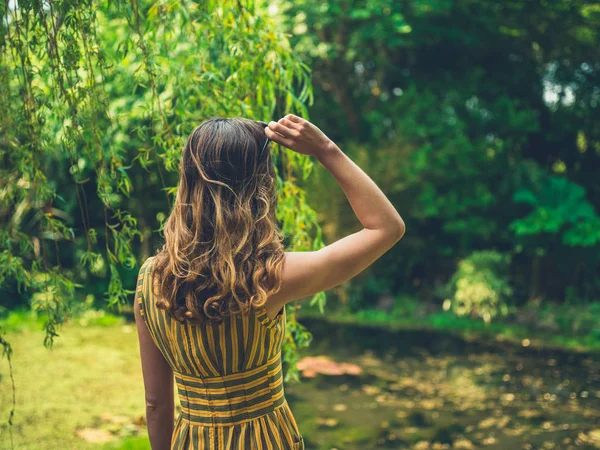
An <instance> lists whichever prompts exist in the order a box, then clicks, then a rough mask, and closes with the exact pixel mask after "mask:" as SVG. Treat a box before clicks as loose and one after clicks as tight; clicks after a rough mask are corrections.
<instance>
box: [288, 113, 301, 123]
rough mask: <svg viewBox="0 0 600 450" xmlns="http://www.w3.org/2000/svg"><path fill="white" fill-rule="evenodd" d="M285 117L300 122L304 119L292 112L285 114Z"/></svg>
mask: <svg viewBox="0 0 600 450" xmlns="http://www.w3.org/2000/svg"><path fill="white" fill-rule="evenodd" d="M285 119H287V120H290V121H292V122H296V123H302V121H303V120H304V119H303V118H302V117H298V116H295V115H294V114H288V115H286V116H285Z"/></svg>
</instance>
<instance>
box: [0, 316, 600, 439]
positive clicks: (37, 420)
mask: <svg viewBox="0 0 600 450" xmlns="http://www.w3.org/2000/svg"><path fill="white" fill-rule="evenodd" d="M304 315H306V313H304ZM319 317H322V316H320V315H319ZM327 317H328V319H327V320H332V321H338V322H352V323H359V324H369V325H374V324H377V325H379V326H382V327H390V328H404V329H407V328H432V329H438V330H447V331H449V332H455V333H459V334H461V335H462V336H465V337H467V338H469V339H481V338H490V337H493V338H494V339H500V340H509V341H513V342H515V343H517V344H518V345H521V343H522V341H523V339H529V340H530V342H531V344H530V345H532V346H540V347H543V346H557V347H562V348H568V349H571V350H598V349H600V342H599V341H600V338H599V337H598V336H597V335H594V334H590V335H583V336H576V337H568V336H561V335H560V334H552V333H548V332H543V331H539V330H537V331H536V330H532V329H530V328H528V327H525V326H522V325H515V324H506V323H501V322H494V323H492V324H490V325H489V326H486V325H485V324H484V323H483V322H481V321H473V320H469V319H467V318H458V317H454V316H453V315H452V314H450V313H444V312H439V313H431V314H429V315H425V316H422V317H420V318H417V317H414V316H412V317H411V316H410V315H407V316H406V318H398V317H390V315H388V314H385V313H383V312H380V311H374V310H372V311H363V312H362V313H360V314H354V315H341V314H338V315H333V316H327ZM0 326H1V327H2V328H3V329H4V330H5V331H6V333H5V334H4V335H3V337H4V338H5V339H6V340H7V341H8V342H10V344H11V345H12V348H13V357H12V365H13V371H14V380H15V384H16V404H17V405H16V410H15V415H14V419H13V439H14V449H17V450H25V449H27V450H55V449H61V450H62V449H64V450H68V449H77V450H90V449H95V450H98V449H103V450H117V449H122V450H123V449H128V450H142V449H144V450H149V449H150V445H149V442H148V437H147V431H146V428H145V426H144V425H143V419H144V417H145V406H144V403H145V402H144V391H143V379H142V374H141V365H140V360H139V348H138V342H137V332H136V329H135V324H133V323H127V322H126V321H125V320H124V319H123V318H121V317H117V316H114V315H111V314H108V313H105V312H103V311H90V312H87V313H85V314H84V315H82V316H81V317H80V318H78V319H76V320H74V321H72V322H70V323H67V324H65V325H63V326H62V328H61V329H59V330H58V332H59V337H58V338H56V339H55V343H54V346H53V348H52V349H47V348H45V347H44V346H43V341H44V331H43V320H42V319H40V318H38V317H36V315H35V314H34V313H32V312H26V311H13V312H11V313H10V314H9V315H8V316H7V317H6V318H4V319H2V320H1V321H0ZM8 375H9V369H8V362H7V359H6V357H4V358H3V359H1V360H0V448H2V449H5V448H6V449H9V448H11V443H10V435H9V431H8V428H9V427H8V424H7V421H8V418H9V413H10V409H11V407H12V386H11V380H10V377H9V376H8ZM173 388H174V389H175V386H174V387H173ZM292 392H293V391H292ZM175 398H177V396H175ZM177 402H178V401H177ZM177 404H178V403H177ZM299 407H300V406H299ZM313 413H314V411H313V412H311V413H310V414H307V417H308V416H309V415H310V416H312V415H313ZM106 415H108V416H106ZM107 417H108V418H107ZM113 419H114V420H113ZM116 422H119V423H118V424H117V423H116ZM305 422H306V425H305V424H304V423H303V424H302V426H304V427H305V429H309V422H308V419H306V420H305ZM310 423H312V422H310ZM86 428H87V429H89V430H92V431H95V432H99V433H100V437H101V436H103V435H109V436H112V437H113V438H114V439H113V440H112V441H111V442H108V443H99V442H97V443H93V442H87V441H86V440H84V439H82V438H81V437H78V436H77V435H76V434H75V432H76V430H81V429H86ZM348 433H350V431H348Z"/></svg>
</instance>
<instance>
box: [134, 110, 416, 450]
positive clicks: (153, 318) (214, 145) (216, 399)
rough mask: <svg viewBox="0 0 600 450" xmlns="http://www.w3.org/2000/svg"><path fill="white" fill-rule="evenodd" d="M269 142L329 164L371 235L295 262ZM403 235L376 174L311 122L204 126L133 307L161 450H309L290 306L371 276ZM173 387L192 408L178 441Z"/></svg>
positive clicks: (152, 432)
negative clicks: (289, 351) (293, 396)
mask: <svg viewBox="0 0 600 450" xmlns="http://www.w3.org/2000/svg"><path fill="white" fill-rule="evenodd" d="M270 141H274V142H277V143H279V144H281V145H284V146H286V147H288V148H290V149H292V150H294V151H296V152H298V153H302V154H305V155H310V156H314V157H315V158H317V159H318V160H319V162H321V164H323V166H324V167H325V168H326V169H327V170H329V172H330V173H331V174H332V175H333V176H334V177H335V179H336V180H337V181H338V183H339V185H340V187H341V188H342V189H343V191H344V193H345V194H346V196H347V198H348V200H349V201H350V204H351V206H352V208H353V210H354V212H355V213H356V216H357V218H358V219H359V221H360V222H361V223H362V225H363V229H362V230H360V231H358V232H356V233H353V234H350V235H348V236H345V237H344V238H342V239H339V240H337V241H336V242H333V243H332V244H329V245H327V246H326V247H323V248H321V249H319V250H315V251H301V252H286V251H285V248H284V245H283V239H284V236H283V233H282V232H281V230H280V228H279V225H278V223H277V216H276V214H275V212H276V209H277V199H278V193H277V190H276V186H277V184H276V183H275V167H274V163H273V159H272V158H271V157H270V154H269V152H268V151H265V149H267V148H268V144H269V142H270ZM404 229H405V227H404V222H403V221H402V218H401V217H400V215H399V214H398V212H397V211H396V210H395V208H394V206H393V205H392V204H391V203H390V201H389V200H388V199H387V197H385V195H384V194H383V192H382V191H381V190H380V189H379V188H378V187H377V185H376V184H375V183H374V182H373V181H372V180H371V179H370V178H369V177H368V175H367V174H365V173H364V172H363V171H362V170H361V169H360V168H359V167H358V166H357V165H356V164H355V163H354V162H353V161H352V160H351V159H350V158H348V157H347V156H346V155H345V154H344V153H343V152H342V151H341V150H340V148H339V147H337V145H335V144H334V143H333V142H332V141H331V140H330V139H329V138H328V137H327V136H325V134H323V132H322V131H321V130H319V129H318V128H317V127H316V126H314V125H313V124H311V123H310V122H308V121H306V120H304V119H302V118H300V117H297V116H294V115H287V116H286V117H284V118H282V119H280V120H279V121H278V122H270V123H269V124H266V123H258V122H255V121H250V120H247V119H215V120H211V121H207V122H204V123H203V124H202V125H200V126H199V127H197V128H196V129H195V130H194V131H193V132H192V134H191V135H190V137H189V138H188V141H187V142H186V145H185V147H184V151H183V154H182V163H181V168H180V182H179V186H178V189H177V196H176V201H175V204H174V205H173V208H172V212H171V214H170V216H169V218H168V219H167V221H166V222H165V225H164V227H163V231H164V235H165V245H164V246H163V248H162V250H160V251H159V252H158V253H157V255H156V256H154V257H152V258H150V259H148V260H147V261H146V262H145V263H144V265H143V267H142V269H141V270H140V277H139V281H138V289H137V292H136V298H137V300H135V303H134V310H135V312H136V322H137V324H138V331H139V337H140V349H141V359H142V369H143V375H144V383H145V386H146V404H147V409H146V411H147V412H146V416H147V418H148V434H149V436H150V441H151V444H152V446H153V449H156V450H164V449H167V448H169V446H170V448H171V449H188V448H193V449H211V450H223V449H246V448H252V449H302V448H304V443H303V439H302V436H301V435H300V433H299V431H298V427H297V425H296V421H295V420H294V417H293V415H292V413H291V411H290V409H289V407H288V404H287V402H286V400H285V396H284V391H283V385H282V373H281V353H280V352H281V344H282V342H283V339H284V335H285V320H286V317H285V305H286V304H287V303H290V302H292V301H294V300H298V299H302V298H306V297H310V296H312V295H314V294H316V293H318V292H321V291H324V290H327V289H331V288H332V287H335V286H337V285H339V284H341V283H343V282H345V281H347V280H349V279H350V278H352V277H353V276H355V275H357V274H359V273H360V272H362V271H363V270H364V269H366V268H367V267H368V266H370V265H371V264H372V263H373V262H374V261H375V260H377V259H378V258H379V257H380V256H381V255H383V254H384V253H385V252H386V251H387V250H389V249H390V248H391V247H392V246H394V245H395V244H396V243H397V242H398V241H399V240H400V239H401V238H402V235H403V234H404ZM150 275H151V276H152V280H150V279H149V277H150ZM150 281H152V283H151V282H150ZM154 287H156V289H153V288H154ZM155 293H156V294H155ZM155 295H156V297H155ZM258 305H261V306H258ZM241 311H249V312H248V313H247V314H245V315H241ZM197 323H200V325H196V324H197ZM145 325H148V326H147V327H146V326H145ZM173 378H175V381H176V382H177V386H178V391H179V397H180V400H181V405H182V412H181V414H180V415H179V416H178V417H177V422H176V424H175V428H174V431H173V433H172V435H171V425H172V423H173V410H172V404H173V398H172V395H173V389H172V383H173ZM166 386H168V387H166ZM169 387H170V388H171V389H169ZM171 438H172V439H171Z"/></svg>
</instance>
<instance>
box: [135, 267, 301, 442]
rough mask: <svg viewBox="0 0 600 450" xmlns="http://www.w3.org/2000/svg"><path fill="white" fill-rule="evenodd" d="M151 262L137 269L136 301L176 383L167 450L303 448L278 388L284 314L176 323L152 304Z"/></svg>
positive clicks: (254, 313)
mask: <svg viewBox="0 0 600 450" xmlns="http://www.w3.org/2000/svg"><path fill="white" fill-rule="evenodd" d="M152 259H153V258H149V259H147V260H146V261H145V262H144V264H143V265H142V267H141V269H140V272H139V277H138V283H137V290H138V295H137V298H138V300H137V301H138V305H139V310H140V315H141V316H142V318H143V319H144V321H145V322H146V324H147V326H148V329H149V331H150V334H151V336H152V339H153V340H154V342H155V344H156V346H157V347H158V348H159V349H160V351H161V353H162V354H163V356H164V357H165V359H166V360H167V362H168V363H169V365H170V366H171V368H172V370H173V374H174V377H175V381H176V383H177V390H178V393H179V400H180V403H181V407H182V410H181V413H180V414H179V416H178V417H177V420H176V423H175V429H174V432H173V440H172V445H171V448H172V449H188V448H200V449H203V448H215V449H246V448H248V449H250V448H252V449H256V448H274V449H277V448H279V449H301V448H304V446H303V443H302V436H301V435H300V433H299V431H298V427H297V425H296V421H295V420H294V417H293V415H292V413H291V411H290V409H289V407H288V405H287V402H286V400H285V396H284V390H283V374H282V369H281V345H282V343H283V339H284V336H285V309H283V310H282V311H281V313H280V314H279V315H278V316H277V317H275V318H274V319H272V318H269V317H268V316H267V313H266V310H265V308H264V307H263V308H258V309H252V310H251V312H250V313H249V314H246V315H244V314H236V315H230V316H226V317H225V318H224V320H223V321H222V322H221V323H220V324H211V323H209V322H207V323H205V324H200V325H193V324H190V323H180V322H178V321H177V320H175V319H173V318H172V317H170V316H169V314H168V313H167V311H165V310H163V309H159V308H157V307H156V306H155V304H154V294H153V291H152V289H151V280H150V277H149V275H150V270H149V269H150V266H151V264H152Z"/></svg>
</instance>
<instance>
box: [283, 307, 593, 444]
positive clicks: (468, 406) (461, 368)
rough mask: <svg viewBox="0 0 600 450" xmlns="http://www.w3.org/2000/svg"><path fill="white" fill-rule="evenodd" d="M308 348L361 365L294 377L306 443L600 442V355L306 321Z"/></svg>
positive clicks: (290, 394)
mask: <svg viewBox="0 0 600 450" xmlns="http://www.w3.org/2000/svg"><path fill="white" fill-rule="evenodd" d="M303 324H305V325H306V326H307V327H308V329H309V330H311V331H312V333H313V336H314V341H313V344H312V345H311V347H310V349H309V350H308V351H307V352H304V353H303V356H306V355H309V354H310V355H326V356H328V357H330V358H331V359H334V360H336V361H340V362H349V363H355V364H358V365H359V366H361V367H362V369H363V372H362V374H361V375H341V376H331V375H317V376H316V377H315V378H305V379H303V382H302V383H301V384H294V383H288V384H286V387H285V391H286V397H287V398H288V401H289V403H290V405H291V407H292V410H293V411H294V414H295V416H296V419H297V420H298V424H299V427H300V431H301V432H302V433H303V435H304V437H305V442H306V447H307V448H308V449H339V450H342V449H363V450H364V449H378V448H381V449H454V448H462V449H474V448H485V449H490V450H496V449H498V450H500V449H524V450H534V449H598V448H600V358H599V355H597V354H579V353H568V352H563V351H558V350H536V349H531V348H523V347H519V346H515V345H511V344H503V343H498V342H490V343H487V342H467V341H465V340H464V339H462V338H460V337H458V336H455V335H453V334H449V333H443V332H435V331H389V330H385V329H381V328H375V327H364V326H357V325H346V324H331V323H328V322H326V321H324V320H318V319H310V320H308V319H307V320H304V321H303Z"/></svg>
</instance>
